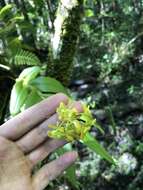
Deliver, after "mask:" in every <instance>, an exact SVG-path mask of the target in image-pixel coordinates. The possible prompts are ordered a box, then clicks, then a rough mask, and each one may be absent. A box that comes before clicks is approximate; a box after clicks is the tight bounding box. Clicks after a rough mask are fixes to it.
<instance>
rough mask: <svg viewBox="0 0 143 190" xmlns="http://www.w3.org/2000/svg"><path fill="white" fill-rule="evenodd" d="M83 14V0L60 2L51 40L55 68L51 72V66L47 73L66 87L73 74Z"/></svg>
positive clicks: (48, 67)
mask: <svg viewBox="0 0 143 190" xmlns="http://www.w3.org/2000/svg"><path fill="white" fill-rule="evenodd" d="M82 13H83V0H60V2H59V6H58V10H57V17H56V19H55V22H54V27H55V32H54V34H53V37H52V40H51V44H52V45H51V49H52V50H51V52H52V56H51V63H53V65H54V67H53V71H52V72H51V69H50V67H51V64H49V65H48V66H47V73H48V74H49V75H52V76H55V77H56V79H58V80H59V81H61V82H62V83H63V84H64V85H65V86H68V84H69V81H70V77H71V73H72V68H73V59H74V55H75V52H76V48H77V42H78V38H79V36H80V23H81V19H82ZM49 71H50V72H49ZM51 73H52V74H51Z"/></svg>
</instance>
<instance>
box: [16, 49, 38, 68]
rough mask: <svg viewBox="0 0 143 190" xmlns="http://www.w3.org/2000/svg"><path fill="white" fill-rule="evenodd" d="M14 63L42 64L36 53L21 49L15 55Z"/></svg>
mask: <svg viewBox="0 0 143 190" xmlns="http://www.w3.org/2000/svg"><path fill="white" fill-rule="evenodd" d="M14 63H15V64H16V65H28V66H33V65H34V66H35V65H40V60H39V58H38V57H37V56H36V55H35V54H34V53H31V52H29V51H26V50H23V49H20V50H18V51H17V53H16V54H15V56H14Z"/></svg>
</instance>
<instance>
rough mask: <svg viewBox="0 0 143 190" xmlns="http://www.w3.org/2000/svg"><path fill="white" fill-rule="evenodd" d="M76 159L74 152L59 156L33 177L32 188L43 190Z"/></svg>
mask: <svg viewBox="0 0 143 190" xmlns="http://www.w3.org/2000/svg"><path fill="white" fill-rule="evenodd" d="M76 159H77V153H76V152H68V153H65V154H64V155H63V156H60V157H59V158H58V159H57V160H54V161H52V162H51V163H49V164H47V165H45V166H44V167H43V168H41V169H40V170H39V171H38V173H37V174H36V175H35V176H34V177H33V186H34V187H35V189H36V190H43V189H44V188H45V187H46V186H47V185H48V183H49V182H50V181H51V180H53V179H55V178H56V177H58V176H59V175H60V174H61V173H62V172H63V171H64V170H65V169H66V168H67V167H69V166H70V165H71V164H73V163H74V162H75V160H76Z"/></svg>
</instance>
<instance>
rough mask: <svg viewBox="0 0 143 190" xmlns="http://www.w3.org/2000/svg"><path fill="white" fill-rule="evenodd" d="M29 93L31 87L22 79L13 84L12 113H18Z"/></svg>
mask: <svg viewBox="0 0 143 190" xmlns="http://www.w3.org/2000/svg"><path fill="white" fill-rule="evenodd" d="M28 93H29V89H28V88H27V87H24V86H23V83H22V81H17V82H16V83H15V85H14V86H13V89H12V92H11V97H10V113H11V115H13V116H14V115H17V114H18V113H19V112H20V108H21V107H22V105H23V104H24V102H25V100H26V98H27V96H28Z"/></svg>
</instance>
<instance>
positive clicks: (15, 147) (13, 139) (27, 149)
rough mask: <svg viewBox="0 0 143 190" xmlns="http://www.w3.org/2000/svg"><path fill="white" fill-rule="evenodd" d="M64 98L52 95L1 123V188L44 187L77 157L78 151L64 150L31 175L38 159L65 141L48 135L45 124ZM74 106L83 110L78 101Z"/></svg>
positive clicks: (33, 189)
mask: <svg viewBox="0 0 143 190" xmlns="http://www.w3.org/2000/svg"><path fill="white" fill-rule="evenodd" d="M67 100H68V99H67V97H66V96H65V95H63V94H57V95H54V96H52V97H50V98H48V99H47V100H44V101H42V102H41V103H39V104H37V105H35V106H33V107H31V108H29V109H27V110H26V111H25V112H23V113H21V114H19V115H18V116H16V117H15V118H12V119H11V120H9V121H8V122H6V123H4V124H3V125H2V126H0V189H1V190H9V189H11V190H43V189H44V188H45V187H46V186H47V185H48V183H49V181H51V180H53V179H55V178H56V177H57V176H58V175H60V174H61V173H62V172H63V171H64V170H65V169H66V168H67V167H68V166H70V165H71V164H72V163H73V162H74V161H75V160H76V158H77V153H75V152H69V153H66V154H64V155H62V156H61V157H59V158H58V159H57V160H54V161H52V162H50V163H48V164H46V165H45V166H43V167H42V168H41V169H40V170H39V171H37V173H36V174H34V175H32V170H33V167H34V166H36V164H37V163H38V162H40V161H42V160H43V159H44V158H46V157H47V156H48V155H49V153H51V152H53V151H54V150H56V149H57V148H59V147H61V146H63V145H64V144H65V143H66V142H64V141H59V140H54V139H50V138H48V137H47V131H48V130H49V129H48V127H47V126H48V125H51V124H55V123H56V122H57V120H58V117H57V114H56V109H57V107H58V106H59V104H60V102H61V101H62V102H64V103H67V102H68V101H67ZM74 106H75V107H76V109H77V110H78V111H82V108H81V105H80V103H78V102H76V103H75V105H74Z"/></svg>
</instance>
